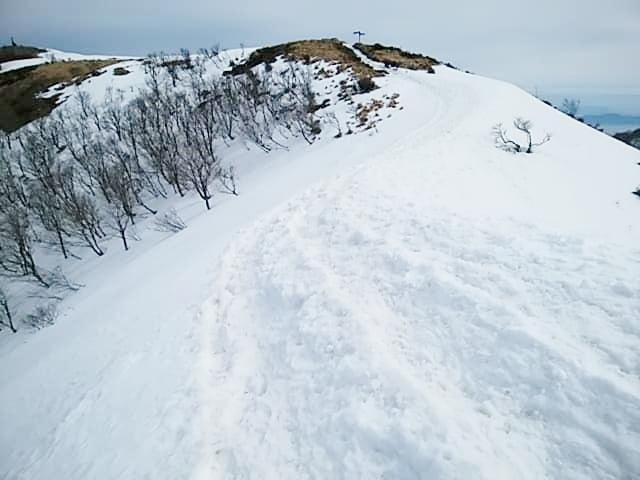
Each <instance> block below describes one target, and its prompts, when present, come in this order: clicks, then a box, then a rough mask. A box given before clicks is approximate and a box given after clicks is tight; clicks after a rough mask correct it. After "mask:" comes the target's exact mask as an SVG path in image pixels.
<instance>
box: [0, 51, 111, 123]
mask: <svg viewBox="0 0 640 480" xmlns="http://www.w3.org/2000/svg"><path fill="white" fill-rule="evenodd" d="M118 61H119V60H116V59H105V60H76V61H63V62H55V63H46V64H42V65H35V66H31V67H25V68H20V69H18V70H11V71H9V72H4V73H1V72H0V130H4V131H5V132H13V131H15V130H17V129H18V128H20V127H22V126H23V125H26V124H27V123H29V122H31V121H33V120H35V119H37V118H41V117H44V116H46V115H48V114H49V113H50V112H51V111H52V110H53V109H54V108H55V106H56V103H57V101H58V95H53V96H51V97H49V98H41V97H39V96H38V95H39V94H41V93H43V92H45V91H47V90H48V89H49V88H51V87H52V86H54V85H57V84H61V85H63V86H67V85H69V84H71V83H81V82H83V81H84V80H86V79H87V78H89V77H91V76H97V75H100V74H101V72H100V70H101V69H102V68H104V67H107V66H109V65H112V64H114V63H117V62H118Z"/></svg>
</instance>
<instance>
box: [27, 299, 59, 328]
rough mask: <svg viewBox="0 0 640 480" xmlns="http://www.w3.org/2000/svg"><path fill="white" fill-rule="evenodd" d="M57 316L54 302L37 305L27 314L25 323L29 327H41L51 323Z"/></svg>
mask: <svg viewBox="0 0 640 480" xmlns="http://www.w3.org/2000/svg"><path fill="white" fill-rule="evenodd" d="M57 318H58V309H57V308H56V305H55V303H49V304H47V305H39V306H37V307H36V309H35V310H34V311H33V312H32V313H30V314H29V315H27V318H26V320H25V323H26V324H27V325H28V326H30V327H31V328H35V329H38V330H39V329H41V328H45V327H49V326H51V325H53V324H54V323H55V321H56V319H57Z"/></svg>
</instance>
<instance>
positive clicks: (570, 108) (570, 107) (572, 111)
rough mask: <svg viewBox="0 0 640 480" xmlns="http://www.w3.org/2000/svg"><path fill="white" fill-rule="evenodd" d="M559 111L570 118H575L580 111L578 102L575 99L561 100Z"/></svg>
mask: <svg viewBox="0 0 640 480" xmlns="http://www.w3.org/2000/svg"><path fill="white" fill-rule="evenodd" d="M561 110H562V111H563V112H564V113H566V114H567V115H569V116H570V117H573V118H575V117H576V115H578V111H579V110H580V100H579V99H577V98H565V99H564V100H562V108H561Z"/></svg>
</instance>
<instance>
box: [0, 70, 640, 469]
mask: <svg viewBox="0 0 640 480" xmlns="http://www.w3.org/2000/svg"><path fill="white" fill-rule="evenodd" d="M103 77H104V79H105V81H106V80H107V79H110V78H112V77H107V76H101V77H98V78H97V79H96V80H97V81H100V79H102V78H103ZM132 78H135V77H132ZM110 81H111V80H110ZM380 82H381V84H383V86H384V90H383V91H386V92H388V93H393V92H399V93H400V95H401V102H402V105H403V106H404V110H403V111H402V112H398V113H396V114H394V116H393V117H392V118H390V119H387V120H385V121H384V122H382V123H381V124H380V126H379V127H378V131H377V132H375V131H374V132H371V134H358V135H354V136H345V137H343V138H341V139H339V140H333V139H328V138H326V139H325V140H323V141H321V142H318V143H317V144H315V145H313V146H311V147H306V146H303V145H296V146H295V147H293V148H291V150H290V151H288V152H287V151H279V152H275V153H274V154H272V155H269V156H260V157H259V158H260V161H259V163H258V161H257V160H256V158H257V157H256V154H255V153H252V152H248V153H246V156H247V159H248V160H247V164H248V165H249V166H250V168H249V167H247V168H246V170H245V171H244V173H243V175H242V176H241V178H240V179H239V182H240V187H241V195H240V196H239V197H237V198H231V197H225V198H222V197H218V199H217V204H216V206H215V208H214V210H212V211H211V212H210V213H206V214H202V215H200V216H198V217H195V218H193V219H191V221H190V224H189V227H188V228H187V229H186V230H184V231H182V232H180V233H179V234H177V235H174V236H169V237H167V238H164V239H160V240H158V241H157V242H156V243H155V244H154V245H153V246H152V247H150V248H148V249H145V250H142V249H138V250H136V249H135V248H134V250H133V251H132V252H129V253H126V254H125V253H124V252H122V253H120V254H115V255H114V256H112V257H111V260H109V259H108V258H105V259H104V260H101V261H100V262H96V263H95V264H92V265H93V267H92V268H91V269H88V270H87V271H85V272H84V274H85V276H84V277H82V278H81V280H82V281H83V283H85V284H87V287H85V288H84V289H83V290H81V291H80V292H78V293H77V294H75V295H74V296H73V297H72V298H69V299H67V300H66V301H65V310H64V315H63V316H62V317H61V318H60V319H59V321H58V323H57V324H56V325H54V326H53V327H50V328H47V329H45V330H42V331H40V332H38V333H37V334H29V335H19V336H15V337H12V338H10V339H8V340H7V341H5V342H4V343H3V344H2V345H0V359H1V360H2V364H3V366H4V368H3V369H1V370H0V425H2V429H1V430H0V475H2V476H3V477H4V478H7V479H9V478H10V479H14V478H25V479H27V478H28V479H37V478H42V479H50V478H65V479H71V478H78V479H79V478H131V479H138V478H172V479H175V478H260V479H263V478H517V477H519V478H544V477H547V478H576V479H577V478H585V479H586V478H629V479H631V478H639V477H640V353H639V352H640V324H639V323H638V320H639V319H640V250H639V248H640V247H639V246H640V227H639V225H638V218H640V217H639V215H640V201H638V199H637V198H636V197H634V196H633V195H631V194H630V192H631V191H632V190H633V189H634V188H635V187H636V186H637V184H640V169H639V167H638V166H636V163H638V162H639V161H640V154H638V152H637V151H635V150H633V149H632V148H630V147H628V146H626V145H624V144H622V143H619V142H617V141H615V140H613V139H611V138H609V137H607V136H606V135H604V134H600V133H598V132H597V131H595V130H593V129H590V128H589V127H586V126H584V125H582V124H579V123H578V122H575V121H573V120H571V119H569V118H568V117H566V116H564V115H562V114H561V113H559V112H557V111H555V110H553V109H551V108H549V107H547V106H546V105H544V104H543V103H541V102H539V101H537V100H536V99H534V98H533V97H531V96H529V95H527V94H526V93H524V92H522V91H521V90H519V89H517V88H515V87H513V86H510V85H507V84H504V83H501V82H497V81H494V80H489V79H485V78H482V77H478V76H471V75H466V74H463V73H460V72H457V71H453V70H450V69H448V68H444V67H441V68H438V69H437V73H436V75H428V74H425V73H421V72H407V71H402V70H400V71H395V72H393V73H392V74H391V75H390V76H388V77H386V78H384V79H382V80H381V81H380ZM92 88H94V89H96V90H97V89H98V87H97V85H95V84H94V86H93V87H92ZM515 116H525V117H528V118H530V119H531V120H533V122H534V124H535V127H536V128H535V132H536V134H537V135H542V134H543V133H544V132H546V131H549V132H551V133H552V134H553V135H554V137H553V140H552V141H551V142H550V143H548V144H546V145H544V146H542V147H541V148H540V149H539V150H538V151H537V152H536V153H535V154H533V155H529V156H527V155H512V154H508V153H505V152H502V151H499V150H497V149H496V148H494V146H493V144H492V140H491V136H490V129H491V126H492V125H493V124H495V123H497V122H504V123H505V124H509V123H510V121H511V120H512V119H513V118H514V117H515ZM192 201H194V200H192ZM194 202H195V201H194ZM141 250H142V251H141ZM109 262H110V263H109ZM113 265H117V267H118V268H114V267H113Z"/></svg>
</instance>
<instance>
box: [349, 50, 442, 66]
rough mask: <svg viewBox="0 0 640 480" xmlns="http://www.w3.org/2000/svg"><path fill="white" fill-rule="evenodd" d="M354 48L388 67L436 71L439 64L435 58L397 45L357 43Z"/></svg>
mask: <svg viewBox="0 0 640 480" xmlns="http://www.w3.org/2000/svg"><path fill="white" fill-rule="evenodd" d="M354 48H356V49H357V50H359V51H360V52H362V53H363V54H364V55H366V56H367V57H369V58H370V59H371V60H373V61H376V62H380V63H384V64H385V65H386V66H387V67H400V68H407V69H409V70H426V71H427V72H429V73H434V70H433V66H434V65H438V64H439V63H440V62H438V61H437V60H436V59H435V58H432V57H428V56H426V55H421V54H418V53H410V52H405V51H404V50H401V49H399V48H396V47H387V46H384V45H380V44H379V43H376V44H374V45H366V44H364V43H356V44H355V45H354Z"/></svg>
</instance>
